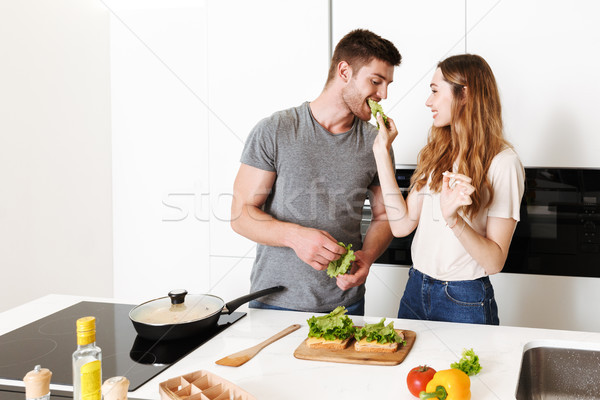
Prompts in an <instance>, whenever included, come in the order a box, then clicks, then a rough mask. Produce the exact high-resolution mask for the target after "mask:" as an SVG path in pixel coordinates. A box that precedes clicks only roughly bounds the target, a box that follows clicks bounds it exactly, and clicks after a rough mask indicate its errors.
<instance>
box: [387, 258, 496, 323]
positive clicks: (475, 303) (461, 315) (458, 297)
mask: <svg viewBox="0 0 600 400" xmlns="http://www.w3.org/2000/svg"><path fill="white" fill-rule="evenodd" d="M398 318H409V319H420V320H429V321H449V322H466V323H472V324H486V325H499V323H500V321H499V320H498V306H497V304H496V300H494V288H493V287H492V283H491V282H490V278H488V277H487V276H485V277H483V278H479V279H475V280H469V281H439V280H437V279H434V278H432V277H430V276H428V275H425V274H423V273H421V272H419V271H417V270H416V269H414V268H412V267H411V269H410V270H409V271H408V282H407V283H406V289H404V295H403V296H402V300H401V301H400V308H399V309H398Z"/></svg>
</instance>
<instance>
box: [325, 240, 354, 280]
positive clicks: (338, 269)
mask: <svg viewBox="0 0 600 400" xmlns="http://www.w3.org/2000/svg"><path fill="white" fill-rule="evenodd" d="M338 244H339V245H340V246H342V247H343V248H345V249H346V253H344V254H343V255H342V256H341V257H340V258H339V259H337V260H335V261H332V262H330V263H329V265H328V266H327V275H329V277H331V278H335V277H336V276H338V275H343V274H345V273H346V272H348V270H349V269H350V265H351V264H352V261H354V260H356V256H355V255H354V250H352V243H349V244H348V246H346V245H345V244H344V243H342V242H338Z"/></svg>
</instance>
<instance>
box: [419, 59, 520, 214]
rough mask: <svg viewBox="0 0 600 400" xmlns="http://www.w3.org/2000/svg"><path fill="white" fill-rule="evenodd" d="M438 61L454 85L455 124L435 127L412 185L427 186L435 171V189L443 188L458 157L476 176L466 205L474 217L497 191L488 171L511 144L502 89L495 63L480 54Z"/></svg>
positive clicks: (461, 165)
mask: <svg viewBox="0 0 600 400" xmlns="http://www.w3.org/2000/svg"><path fill="white" fill-rule="evenodd" d="M438 67H439V68H440V69H441V71H442V75H443V77H444V80H445V81H446V82H448V83H449V84H450V86H451V87H452V94H453V100H452V108H451V110H452V116H451V122H450V125H449V126H445V127H439V128H438V127H435V126H432V127H431V131H430V133H429V137H428V139H427V144H426V145H425V147H424V148H423V149H422V150H421V151H420V152H419V157H418V163H417V168H416V170H415V172H414V174H413V176H412V178H411V187H412V186H415V188H416V189H417V190H419V189H421V188H422V187H423V186H424V185H426V184H427V181H428V178H429V176H430V175H431V183H430V188H431V190H432V191H434V192H441V190H442V173H443V172H444V171H452V166H453V163H454V162H455V161H456V162H457V164H458V172H459V173H461V174H464V175H466V176H468V177H470V178H471V179H472V182H471V184H472V185H473V186H474V187H475V192H474V193H473V194H472V195H471V199H472V201H473V203H472V204H471V205H470V206H468V207H466V208H465V209H464V210H463V211H464V213H465V215H466V216H468V217H474V216H475V215H477V213H478V212H479V211H480V210H481V209H482V208H484V207H485V206H487V205H488V204H489V203H490V202H491V201H492V199H493V196H494V193H493V190H492V186H491V184H490V182H489V180H488V177H487V173H488V170H489V168H490V164H491V162H492V159H493V158H494V156H496V155H497V154H498V153H500V152H501V151H502V150H503V149H504V148H505V147H506V146H509V147H510V144H509V143H508V142H507V141H506V140H505V139H504V136H503V128H502V108H501V106H500V95H499V93H498V87H497V85H496V79H495V78H494V74H493V73H492V69H491V68H490V66H489V65H488V63H487V62H486V61H485V60H484V59H483V58H482V57H480V56H477V55H473V54H462V55H457V56H452V57H449V58H447V59H445V60H444V61H442V62H440V63H439V64H438ZM465 88H466V90H464V89H465ZM484 202H485V204H484Z"/></svg>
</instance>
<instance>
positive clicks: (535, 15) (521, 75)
mask: <svg viewBox="0 0 600 400" xmlns="http://www.w3.org/2000/svg"><path fill="white" fill-rule="evenodd" d="M597 10H598V5H597V2H595V1H591V0H575V1H570V2H563V1H556V0H552V1H544V2H541V1H527V2H522V1H517V0H506V1H496V0H483V1H468V2H467V16H468V20H467V24H468V32H469V33H468V36H467V50H468V51H469V52H471V53H476V54H480V55H481V56H483V57H484V58H485V59H486V60H487V61H488V62H489V64H490V65H491V67H492V69H493V71H494V73H495V75H496V79H497V81H498V85H499V87H500V93H501V97H502V106H503V114H504V124H505V131H506V135H507V137H508V139H509V140H510V141H511V142H512V143H513V144H514V145H515V147H516V150H517V152H518V153H519V155H520V156H521V159H522V161H523V163H524V164H525V165H527V166H547V167H598V166H599V165H600V163H599V162H598V154H599V153H600V139H599V138H598V135H597V133H596V131H597V125H596V118H595V115H596V113H597V112H598V110H597V109H598V98H597V96H598V95H597V93H598V92H599V91H600V82H599V81H598V79H596V78H595V71H596V70H597V67H598V64H599V63H600V54H599V53H598V51H597V50H596V49H597V48H598V42H600V26H599V25H598V23H597V19H598V18H597V16H598V12H597Z"/></svg>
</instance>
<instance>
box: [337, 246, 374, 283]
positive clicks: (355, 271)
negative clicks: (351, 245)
mask: <svg viewBox="0 0 600 400" xmlns="http://www.w3.org/2000/svg"><path fill="white" fill-rule="evenodd" d="M354 255H355V256H356V260H354V261H353V262H352V268H351V269H350V271H349V272H348V273H347V274H343V275H338V276H337V277H336V280H337V285H338V287H339V288H340V289H342V290H348V289H350V288H353V287H355V286H360V285H362V284H363V283H365V282H366V280H367V276H368V275H369V270H370V269H371V264H372V262H371V261H370V260H367V259H366V255H365V253H364V252H363V251H362V250H357V251H355V252H354Z"/></svg>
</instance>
